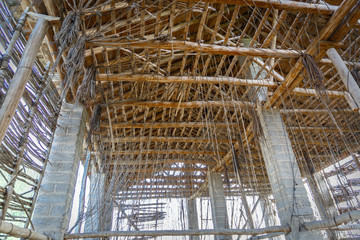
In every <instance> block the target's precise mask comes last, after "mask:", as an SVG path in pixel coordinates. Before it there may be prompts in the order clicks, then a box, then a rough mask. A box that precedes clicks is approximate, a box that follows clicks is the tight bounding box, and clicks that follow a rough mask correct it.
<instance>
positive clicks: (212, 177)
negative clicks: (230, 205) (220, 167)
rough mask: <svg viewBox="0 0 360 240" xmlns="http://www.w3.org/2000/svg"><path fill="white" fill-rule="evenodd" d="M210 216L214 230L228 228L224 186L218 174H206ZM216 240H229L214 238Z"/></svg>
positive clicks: (221, 237) (226, 237)
mask: <svg viewBox="0 0 360 240" xmlns="http://www.w3.org/2000/svg"><path fill="white" fill-rule="evenodd" d="M208 182H209V195H210V204H211V214H212V220H213V224H214V229H224V228H228V223H227V210H226V200H225V193H224V186H223V183H222V177H221V174H220V173H208ZM215 238H216V239H217V240H224V239H230V237H228V236H219V235H218V236H216V237H215Z"/></svg>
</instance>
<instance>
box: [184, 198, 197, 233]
mask: <svg viewBox="0 0 360 240" xmlns="http://www.w3.org/2000/svg"><path fill="white" fill-rule="evenodd" d="M187 215H188V223H189V229H190V230H198V229H199V224H198V215H197V209H196V198H194V199H188V200H187ZM199 239H200V238H199V236H190V240H199Z"/></svg>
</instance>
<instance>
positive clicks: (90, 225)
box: [85, 172, 113, 232]
mask: <svg viewBox="0 0 360 240" xmlns="http://www.w3.org/2000/svg"><path fill="white" fill-rule="evenodd" d="M112 215H113V204H112V201H111V196H110V193H108V192H106V175H105V174H104V173H97V172H93V173H92V174H91V177H90V193H89V202H88V207H87V211H86V215H85V232H99V231H111V225H112V219H113V216H112Z"/></svg>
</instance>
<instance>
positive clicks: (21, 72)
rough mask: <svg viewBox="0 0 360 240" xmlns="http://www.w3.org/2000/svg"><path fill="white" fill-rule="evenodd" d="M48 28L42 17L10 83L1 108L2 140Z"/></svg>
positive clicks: (0, 136)
mask: <svg viewBox="0 0 360 240" xmlns="http://www.w3.org/2000/svg"><path fill="white" fill-rule="evenodd" d="M48 28H49V23H48V21H46V20H45V19H43V18H40V19H39V20H38V21H37V23H36V26H35V28H34V30H33V32H32V33H31V35H30V38H29V41H28V43H27V44H26V47H25V50H24V53H23V55H22V56H21V60H20V63H19V66H18V68H17V69H16V72H15V74H14V77H13V79H12V81H11V83H10V87H9V90H8V92H7V94H6V97H5V99H4V102H3V104H2V106H1V109H0V142H2V140H3V139H4V136H5V133H6V131H7V129H8V127H9V125H10V122H11V120H12V118H13V116H14V114H15V111H16V109H17V107H18V105H19V102H20V99H21V97H22V95H23V93H24V90H25V86H26V83H27V81H28V78H29V77H30V75H31V72H32V68H33V65H34V62H35V59H36V55H37V53H38V51H39V48H40V45H41V43H42V41H43V39H44V37H45V34H46V32H47V30H48Z"/></svg>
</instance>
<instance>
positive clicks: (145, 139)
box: [101, 136, 237, 143]
mask: <svg viewBox="0 0 360 240" xmlns="http://www.w3.org/2000/svg"><path fill="white" fill-rule="evenodd" d="M150 141H151V142H187V143H189V142H190V143H230V142H236V141H237V140H236V139H231V140H230V139H228V138H217V139H210V138H200V137H157V136H151V137H150V136H149V137H121V138H114V139H109V138H104V139H102V140H101V142H102V143H112V142H114V143H127V142H150Z"/></svg>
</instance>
